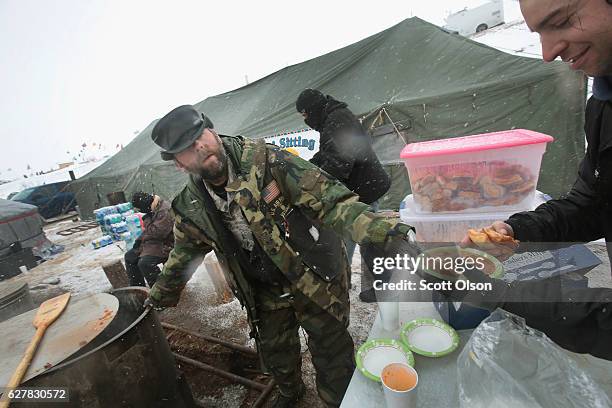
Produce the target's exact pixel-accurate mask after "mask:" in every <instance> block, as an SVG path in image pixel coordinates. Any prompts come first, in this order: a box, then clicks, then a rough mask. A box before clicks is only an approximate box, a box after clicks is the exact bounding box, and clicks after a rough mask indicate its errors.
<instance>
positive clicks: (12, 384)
mask: <svg viewBox="0 0 612 408" xmlns="http://www.w3.org/2000/svg"><path fill="white" fill-rule="evenodd" d="M68 300H70V292H68V293H64V294H63V295H60V296H57V297H54V298H53V299H49V300H47V301H45V302H43V303H42V304H41V305H40V307H39V308H38V311H37V312H36V316H34V321H33V323H32V324H33V325H34V327H36V334H35V335H34V337H33V338H32V341H31V342H30V345H29V346H28V348H27V350H26V351H25V353H24V355H23V358H22V359H21V362H20V363H19V365H18V366H17V368H16V369H15V372H14V373H13V376H12V377H11V379H10V381H9V383H8V384H7V386H6V389H5V394H6V395H4V396H3V401H1V402H0V408H7V407H8V406H9V403H10V402H11V399H10V398H9V397H8V393H9V391H11V390H13V389H15V388H16V387H18V386H19V384H21V380H22V379H23V376H24V375H25V373H26V371H27V370H28V367H29V366H30V362H32V358H33V357H34V354H35V353H36V349H37V348H38V344H39V343H40V340H41V339H42V338H43V335H44V334H45V331H46V330H47V328H48V327H49V326H51V324H52V323H53V322H54V321H55V320H57V318H58V317H59V315H61V314H62V312H63V311H64V309H65V308H66V305H67V304H68Z"/></svg>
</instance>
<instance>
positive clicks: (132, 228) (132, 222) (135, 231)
mask: <svg viewBox="0 0 612 408" xmlns="http://www.w3.org/2000/svg"><path fill="white" fill-rule="evenodd" d="M125 222H126V224H127V227H128V231H129V232H130V233H131V234H132V237H133V238H134V240H136V239H137V238H138V237H140V235H141V234H142V228H141V226H140V217H139V216H138V215H137V214H133V215H130V216H128V217H126V219H125Z"/></svg>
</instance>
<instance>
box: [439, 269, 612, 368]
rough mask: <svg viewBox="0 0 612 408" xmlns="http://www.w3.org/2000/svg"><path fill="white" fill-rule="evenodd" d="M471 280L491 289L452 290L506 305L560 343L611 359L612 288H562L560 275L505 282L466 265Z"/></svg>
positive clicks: (489, 305) (467, 298)
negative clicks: (468, 268) (489, 284)
mask: <svg viewBox="0 0 612 408" xmlns="http://www.w3.org/2000/svg"><path fill="white" fill-rule="evenodd" d="M465 275H466V277H468V279H469V280H470V281H472V282H488V283H491V285H492V288H493V289H492V290H491V291H470V292H469V293H468V294H465V293H461V292H463V291H454V292H451V293H450V294H449V295H448V296H450V298H451V299H452V300H460V301H463V302H465V303H468V304H471V305H473V306H476V307H481V308H485V309H489V310H493V309H495V308H498V307H499V308H502V309H504V310H506V311H508V312H510V313H514V314H515V315H517V316H521V317H522V318H524V319H525V322H526V323H527V325H529V326H531V327H533V328H535V329H537V330H540V331H542V332H543V333H545V334H546V335H547V336H548V337H550V338H551V339H552V340H553V341H554V342H555V343H557V344H559V345H560V346H561V347H563V348H565V349H567V350H570V351H573V352H576V353H589V354H592V355H593V356H596V357H600V358H604V359H606V360H612V289H608V288H588V289H568V288H563V286H562V283H561V280H560V279H559V278H556V279H553V278H551V279H545V280H541V281H522V282H521V281H518V282H513V283H509V284H508V283H506V282H504V281H501V280H498V279H490V278H488V277H486V276H484V275H483V274H481V273H480V272H478V271H466V274H465Z"/></svg>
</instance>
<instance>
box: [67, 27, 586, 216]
mask: <svg viewBox="0 0 612 408" xmlns="http://www.w3.org/2000/svg"><path fill="white" fill-rule="evenodd" d="M305 88H317V89H320V90H321V91H323V92H324V93H327V94H330V95H333V96H334V97H335V98H336V99H339V100H342V101H345V102H347V103H348V104H349V108H350V109H351V110H352V111H353V112H354V113H355V114H357V115H359V116H360V117H361V118H362V119H363V123H364V125H365V126H366V127H367V128H368V129H369V130H370V131H371V133H372V136H373V143H374V149H375V151H376V153H377V154H378V157H379V159H380V160H381V161H382V162H383V164H384V165H385V167H386V169H387V171H388V172H389V174H390V175H391V177H392V179H393V184H392V187H391V190H390V192H389V193H388V194H387V195H386V196H385V197H384V199H383V200H382V208H397V207H398V205H399V202H400V200H401V199H402V198H403V197H404V196H405V195H406V194H408V193H409V192H410V186H409V183H408V176H407V172H406V170H405V168H404V167H403V164H402V162H401V161H400V159H399V153H400V150H401V149H402V147H403V146H404V144H405V142H404V140H408V141H410V142H417V141H424V140H431V139H439V138H448V137H456V136H463V135H469V134H477V133H485V132H492V131H497V130H504V129H512V128H526V129H531V130H535V131H539V132H542V133H546V134H549V135H551V136H553V137H554V138H555V142H554V143H551V144H549V146H548V150H547V153H546V155H545V157H544V162H543V166H542V172H541V175H540V181H539V186H538V188H539V189H540V190H542V191H545V192H546V193H548V194H551V195H553V196H558V195H560V194H562V193H563V192H565V191H567V190H568V188H569V187H570V186H571V184H572V182H573V180H574V177H575V174H576V171H577V167H578V163H579V160H580V158H581V157H582V156H583V154H584V134H583V130H582V123H583V110H584V104H585V95H586V91H585V89H586V79H585V77H584V76H583V75H582V74H580V73H576V72H572V71H571V70H570V69H569V68H568V67H567V66H566V65H565V64H563V63H550V64H545V63H543V62H542V61H539V60H534V59H529V58H524V57H517V56H512V55H509V54H506V53H503V52H501V51H498V50H496V49H493V48H490V47H488V46H485V45H482V44H479V43H476V42H473V41H471V40H469V39H466V38H464V37H461V36H458V35H455V34H450V33H448V32H446V31H444V30H443V29H441V28H439V27H437V26H435V25H432V24H430V23H427V22H425V21H423V20H420V19H418V18H410V19H407V20H404V21H402V22H401V23H399V24H397V25H395V26H393V27H391V28H389V29H387V30H384V31H382V32H380V33H378V34H375V35H372V36H370V37H368V38H366V39H364V40H361V41H359V42H357V43H355V44H352V45H349V46H347V47H344V48H342V49H339V50H336V51H333V52H330V53H328V54H325V55H322V56H320V57H317V58H314V59H311V60H309V61H305V62H303V63H300V64H296V65H292V66H289V67H286V68H284V69H282V70H280V71H278V72H275V73H273V74H271V75H268V76H266V77H264V78H262V79H260V80H258V81H256V82H253V83H251V84H249V85H247V86H244V87H242V88H239V89H236V90H233V91H230V92H227V93H224V94H221V95H217V96H212V97H209V98H207V99H205V100H203V101H202V102H199V103H196V104H195V106H196V108H197V109H198V110H200V111H202V112H205V113H206V114H207V115H208V116H209V117H210V118H211V119H212V120H213V122H214V124H215V128H216V129H217V130H218V131H219V133H221V134H230V135H236V134H241V135H243V136H245V137H249V138H263V137H268V136H272V135H275V134H282V133H284V132H291V131H295V130H299V129H302V128H304V127H305V125H304V124H303V122H302V118H301V116H300V115H299V114H297V113H296V111H295V99H296V98H297V95H298V94H299V93H300V92H301V91H302V90H303V89H305ZM185 102H186V103H188V102H189V101H185ZM153 125H154V122H153V123H151V124H150V125H149V126H148V127H147V128H146V129H145V130H144V131H143V132H141V133H140V134H139V135H138V136H137V137H136V138H135V139H134V140H133V141H132V142H131V143H130V144H129V145H127V146H126V147H125V148H124V149H123V150H122V151H120V152H118V153H117V154H116V155H115V156H113V157H112V158H110V159H109V160H108V161H106V162H105V163H104V164H102V165H101V166H100V167H98V168H97V169H95V170H94V171H92V172H91V173H89V174H87V175H86V176H85V177H83V178H81V179H79V180H77V181H75V182H74V183H73V185H72V187H71V189H72V190H73V191H74V192H75V193H76V195H77V201H78V204H79V206H80V208H81V212H82V214H83V215H84V216H87V215H91V212H92V210H93V209H95V208H97V207H99V206H103V205H106V194H107V193H108V192H111V191H118V190H122V191H125V192H126V193H127V194H128V195H129V194H130V193H132V192H133V191H136V190H138V189H142V190H146V191H152V192H156V193H157V194H160V195H161V196H164V197H167V198H171V197H172V196H173V195H174V194H175V193H177V192H178V191H179V190H180V189H181V187H182V186H183V184H184V182H185V180H186V177H185V175H183V174H180V173H178V172H177V171H176V170H175V169H174V168H173V165H172V164H171V163H166V162H163V161H162V160H161V158H160V156H159V149H158V148H157V147H156V146H155V145H154V144H153V143H152V142H151V139H150V134H151V130H152V128H153Z"/></svg>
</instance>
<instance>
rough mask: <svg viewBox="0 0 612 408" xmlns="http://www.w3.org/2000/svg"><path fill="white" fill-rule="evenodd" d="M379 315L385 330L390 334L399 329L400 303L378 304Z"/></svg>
mask: <svg viewBox="0 0 612 408" xmlns="http://www.w3.org/2000/svg"><path fill="white" fill-rule="evenodd" d="M378 313H380V321H381V323H382V326H383V329H385V330H386V331H388V332H392V331H394V330H397V329H399V303H398V302H378Z"/></svg>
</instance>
